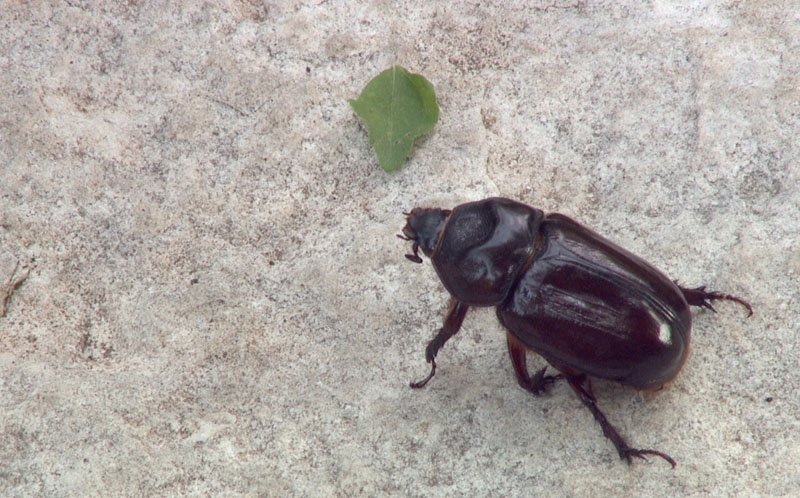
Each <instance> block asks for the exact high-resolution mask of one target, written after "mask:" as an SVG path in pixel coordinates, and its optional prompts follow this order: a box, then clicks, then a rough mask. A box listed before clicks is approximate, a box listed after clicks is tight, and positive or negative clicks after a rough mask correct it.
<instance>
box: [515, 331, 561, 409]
mask: <svg viewBox="0 0 800 498" xmlns="http://www.w3.org/2000/svg"><path fill="white" fill-rule="evenodd" d="M506 342H507V343H508V356H510V357H511V364H512V365H514V373H515V374H516V376H517V382H518V383H519V385H520V387H522V388H523V389H525V390H526V391H530V392H532V393H533V394H535V395H536V396H539V395H541V394H543V393H544V392H545V390H546V389H547V386H549V385H550V384H552V383H554V382H555V381H557V380H558V379H560V378H562V377H563V375H545V374H544V372H545V370H547V367H545V368H543V369H541V370H539V371H538V372H536V374H535V375H534V376H533V378H531V375H530V374H529V373H528V365H527V363H528V362H527V358H526V353H527V352H528V348H526V347H525V345H523V344H522V343H521V342H519V340H517V338H516V337H514V336H513V335H511V332H508V333H507V334H506Z"/></svg>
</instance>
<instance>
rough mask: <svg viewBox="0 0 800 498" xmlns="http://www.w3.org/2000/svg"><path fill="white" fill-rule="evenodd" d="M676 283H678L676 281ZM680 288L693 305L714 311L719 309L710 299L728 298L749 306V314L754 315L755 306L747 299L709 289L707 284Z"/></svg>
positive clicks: (687, 300) (727, 299) (746, 306)
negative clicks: (715, 307)
mask: <svg viewBox="0 0 800 498" xmlns="http://www.w3.org/2000/svg"><path fill="white" fill-rule="evenodd" d="M675 285H678V283H677V282H675ZM678 288H679V289H680V290H681V292H683V297H684V298H685V299H686V302H687V303H689V304H691V305H692V306H702V307H704V308H708V309H710V310H711V311H713V312H714V313H716V312H717V310H715V309H714V307H713V306H711V303H710V302H709V301H715V300H726V301H733V302H735V303H739V304H741V305H742V306H744V307H745V308H747V312H748V314H747V316H752V315H753V308H752V307H751V306H750V303H748V302H747V301H745V300H744V299H742V298H740V297H736V296H731V295H730V294H723V293H722V292H717V291H707V290H706V286H705V285H701V286H700V287H695V288H694V289H687V288H685V287H681V286H680V285H678Z"/></svg>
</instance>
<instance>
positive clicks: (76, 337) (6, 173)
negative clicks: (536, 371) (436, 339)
mask: <svg viewBox="0 0 800 498" xmlns="http://www.w3.org/2000/svg"><path fill="white" fill-rule="evenodd" d="M215 4H217V2H183V3H158V2H116V1H108V2H79V1H75V2H66V3H59V4H58V5H54V3H51V2H43V1H25V2H4V4H3V6H2V9H1V10H0V26H2V29H0V47H2V50H0V120H1V121H0V123H1V124H0V286H2V287H3V288H4V289H6V290H7V289H10V288H11V287H15V286H14V285H13V284H14V283H15V282H18V281H19V280H20V279H21V278H22V277H24V275H25V274H26V272H27V271H28V270H30V274H29V275H28V277H27V279H26V280H24V281H22V282H20V285H18V286H16V288H15V290H14V291H13V292H12V294H11V297H10V299H9V300H8V302H7V311H6V314H5V316H4V317H3V318H0V495H2V496H159V495H189V496H389V495H391V496H589V495H591V496H623V495H625V496H735V495H739V496H756V495H758V496H786V495H795V496H797V494H798V493H800V435H799V434H800V373H798V372H800V344H799V342H800V339H798V337H800V311H799V310H800V295H799V294H798V275H800V250H798V238H799V237H800V209H798V207H799V206H800V166H798V160H799V159H800V139H798V136H799V135H800V55H798V54H800V5H799V4H798V3H797V2H796V1H794V2H792V1H789V2H773V1H766V0H765V1H750V2H733V1H731V2H721V3H716V2H710V1H694V2H668V1H662V0H658V1H655V2H650V3H648V4H647V5H646V6H642V5H640V2H635V1H630V2H628V1H621V2H608V3H599V2H581V1H577V2H576V1H572V2H562V1H558V0H556V1H548V2H530V3H528V4H527V5H526V6H513V7H511V6H508V5H507V4H506V3H505V2H499V1H498V2H481V3H477V2H472V3H463V4H461V3H459V4H457V5H445V4H444V3H438V2H387V1H379V2H372V3H370V4H369V5H364V4H362V3H358V2H352V1H349V2H338V1H328V2H325V1H321V2H320V1H313V2H300V1H283V2H281V1H278V2H268V3H265V4H262V3H259V2H237V1H228V2H219V3H218V5H215ZM395 63H398V64H402V65H404V66H405V67H407V68H408V69H409V70H411V71H413V72H419V73H422V74H424V75H425V76H426V77H427V78H428V79H429V80H430V81H431V82H432V83H433V84H434V85H435V87H436V90H437V93H438V98H439V101H440V104H441V110H442V112H441V118H440V122H439V124H438V125H437V126H436V128H435V129H434V131H433V132H431V133H430V134H429V135H428V136H427V137H425V138H424V139H423V140H421V141H420V142H419V143H418V147H417V148H416V149H415V152H414V154H413V156H412V157H411V159H410V161H409V162H408V164H407V167H406V168H404V169H403V170H401V171H400V172H399V173H397V174H386V173H384V172H383V171H381V170H380V169H379V167H378V165H377V162H376V159H375V156H374V153H373V151H372V150H371V149H370V147H369V145H368V138H367V134H366V130H365V129H364V126H363V125H362V123H361V122H360V120H359V119H358V118H357V117H356V116H355V114H354V113H353V111H352V110H351V108H350V107H349V105H348V104H347V102H346V99H347V98H351V97H355V96H357V95H358V93H359V91H360V89H361V88H362V87H363V86H364V85H365V84H366V83H367V81H369V79H370V78H372V77H373V76H375V75H376V74H377V73H379V72H380V71H382V70H383V69H386V68H388V67H389V66H391V65H392V64H395ZM490 195H503V196H508V197H513V198H516V199H520V200H522V201H525V202H528V203H530V204H533V205H536V206H538V207H541V208H543V209H546V210H550V211H560V212H563V213H566V214H569V215H571V216H574V217H576V218H578V219H579V220H582V221H583V222H585V223H586V224H588V225H590V226H592V227H594V228H595V229H597V230H598V231H600V232H602V233H604V234H606V235H607V236H609V237H610V238H611V239H613V240H615V241H617V242H619V243H621V244H622V245H624V246H626V247H628V248H629V249H631V250H633V251H634V252H636V253H638V254H640V255H642V256H644V257H646V258H647V259H649V260H651V261H652V262H653V263H655V264H656V265H657V266H659V267H661V268H662V269H664V270H665V271H666V272H668V273H669V274H670V275H671V276H673V277H674V278H678V279H680V280H681V282H683V283H685V284H687V285H699V284H703V283H705V284H709V285H710V286H712V287H713V288H716V289H722V290H725V291H728V292H732V293H736V294H739V295H742V296H744V297H746V298H747V299H749V300H750V301H751V302H752V304H753V306H754V308H755V310H756V314H755V316H753V317H752V318H750V319H746V318H745V313H744V312H743V310H742V309H741V308H740V307H738V306H735V305H733V304H726V303H722V304H720V305H719V307H718V308H719V313H718V314H716V315H715V314H713V313H710V312H706V311H698V312H696V314H695V324H694V325H695V326H694V342H693V346H692V354H691V356H690V358H689V360H688V362H687V363H686V365H685V367H684V369H683V371H682V372H681V374H680V375H679V376H678V378H677V379H676V380H675V381H674V382H672V383H671V384H670V385H669V386H667V387H666V388H665V389H663V390H661V391H658V392H656V393H652V394H639V393H637V392H635V391H633V390H631V389H629V388H624V387H622V386H618V385H615V384H610V383H607V382H600V381H598V382H596V383H595V391H596V393H597V394H598V397H599V398H600V403H601V406H602V407H603V408H604V410H605V411H606V413H607V415H608V416H609V417H610V418H611V420H612V421H613V422H615V423H616V424H617V426H618V427H619V428H620V429H621V431H622V432H623V433H624V434H626V435H627V436H628V437H629V438H630V441H631V442H632V443H633V444H635V445H638V446H641V447H654V448H658V449H660V450H662V451H665V452H667V453H669V454H671V455H672V456H673V457H675V458H676V459H677V460H678V467H677V469H675V470H672V469H671V468H670V467H669V465H667V464H666V463H664V462H663V461H660V460H651V461H650V462H649V463H647V462H637V463H636V464H634V465H633V466H630V467H629V466H628V465H625V464H624V463H622V462H620V460H619V459H618V458H617V456H616V454H615V452H614V450H613V447H612V446H611V445H610V444H609V443H608V442H607V441H606V440H605V439H604V438H603V436H602V434H601V433H600V430H599V428H598V426H597V425H596V424H595V423H594V422H593V421H592V419H591V416H590V414H589V413H588V411H586V410H585V409H583V408H582V406H581V405H580V403H579V401H578V400H577V399H576V398H575V397H574V396H573V394H572V393H571V392H570V390H569V388H568V387H567V386H566V385H564V384H563V383H562V384H560V385H557V386H556V387H555V388H554V389H553V390H552V392H551V393H550V394H548V395H546V396H544V397H542V398H538V399H537V398H535V397H533V396H531V395H529V394H527V393H526V392H524V391H522V390H521V389H519V388H518V387H517V386H516V384H515V382H514V379H513V373H512V370H511V367H510V364H509V362H508V360H507V358H506V352H505V339H504V335H503V332H502V330H501V329H500V327H499V325H498V324H497V322H496V319H495V317H494V314H493V313H492V312H491V311H490V310H479V311H476V312H473V313H471V314H470V315H469V316H468V317H467V321H466V323H465V327H464V330H462V332H461V334H459V335H458V336H457V337H456V338H455V339H454V340H452V342H451V343H448V345H447V346H446V347H445V348H444V349H443V350H442V353H441V354H440V357H439V365H440V369H439V372H438V374H437V376H436V378H435V379H434V380H433V381H432V382H431V383H430V384H429V386H428V387H427V388H426V389H425V390H422V391H420V392H412V391H411V390H410V389H409V387H408V382H409V381H410V380H414V379H418V378H420V377H422V376H424V375H425V374H426V373H427V365H426V364H425V362H424V347H425V344H426V342H427V341H428V340H429V339H430V337H431V336H432V335H433V333H434V331H435V329H436V328H438V326H439V324H440V322H441V318H442V315H443V312H444V309H445V306H446V303H447V296H446V294H445V292H444V290H443V288H442V287H441V286H440V284H439V282H438V280H437V279H436V276H435V274H434V272H433V270H432V269H431V267H430V265H429V264H428V263H427V262H426V264H425V265H422V266H416V265H413V264H411V263H409V262H407V261H406V260H405V259H404V258H403V254H404V253H405V252H406V251H407V249H408V247H407V244H404V243H402V242H401V241H399V240H398V239H397V238H395V234H396V233H397V232H398V231H399V229H400V228H401V227H402V225H403V223H404V220H403V217H402V215H401V214H400V213H401V212H402V211H404V210H408V209H410V208H411V207H413V206H415V205H418V204H437V205H444V206H452V205H454V204H456V203H460V202H463V201H467V200H474V199H479V198H483V197H486V196H490ZM17 262H19V268H18V269H17V272H16V274H15V276H12V271H13V270H14V267H15V265H16V264H17ZM532 361H533V363H534V366H538V365H541V364H542V360H540V359H534V358H532Z"/></svg>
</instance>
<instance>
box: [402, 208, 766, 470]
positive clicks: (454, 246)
mask: <svg viewBox="0 0 800 498" xmlns="http://www.w3.org/2000/svg"><path fill="white" fill-rule="evenodd" d="M403 214H404V215H406V225H405V226H404V227H403V230H402V235H400V234H398V237H400V238H402V239H403V240H406V241H411V242H412V243H413V244H412V248H411V253H410V254H406V258H407V259H409V260H411V261H413V262H414V263H422V258H421V257H420V256H419V250H422V253H423V254H424V255H425V256H427V257H428V258H429V259H430V261H431V263H432V265H433V268H434V269H435V270H436V273H437V274H438V276H439V279H440V280H441V282H442V284H443V285H444V287H445V288H446V289H447V291H448V292H449V293H450V295H451V302H450V308H449V311H448V312H447V315H446V317H445V319H444V324H443V326H442V328H441V329H439V331H438V332H437V333H436V335H435V336H434V338H433V339H432V340H431V341H430V342H429V343H428V346H427V348H426V349H425V360H426V361H427V362H428V363H430V364H431V370H430V373H429V374H428V376H427V377H426V378H425V379H423V380H421V381H418V382H412V383H411V387H412V388H415V389H419V388H421V387H423V386H425V385H426V384H427V383H428V381H430V380H431V378H433V376H434V374H435V373H436V360H435V358H436V354H437V353H438V352H439V350H440V349H441V348H442V346H444V344H445V343H446V342H447V341H448V340H449V339H450V338H451V337H453V336H454V335H455V334H456V333H457V332H458V331H459V329H460V328H461V324H462V323H463V321H464V317H465V316H466V314H467V311H468V310H469V308H470V307H473V306H475V307H488V306H494V307H495V309H496V312H497V318H498V319H499V320H500V323H501V324H502V325H503V327H504V328H505V329H506V332H507V334H506V337H507V346H508V354H509V356H510V358H511V363H512V365H513V367H514V372H515V375H516V378H517V382H518V383H519V385H520V386H521V387H522V388H523V389H525V390H527V391H530V392H531V393H533V394H534V395H537V396H538V395H541V394H542V393H544V392H545V391H546V389H547V387H548V386H549V385H551V384H553V383H554V382H555V381H556V380H558V379H560V378H564V379H566V381H567V382H568V383H569V386H570V387H571V388H572V390H573V391H574V392H575V394H577V395H578V398H580V400H581V402H583V404H584V405H585V406H586V407H587V408H588V409H589V411H591V413H592V415H593V416H594V418H595V420H596V421H597V422H598V423H599V424H600V426H601V428H602V429H603V434H605V436H606V437H607V438H608V439H610V440H611V442H612V443H613V444H614V446H615V447H616V449H617V452H618V453H619V456H620V458H621V459H623V460H626V461H627V462H628V463H629V464H630V463H632V459H633V458H634V457H636V458H642V459H646V458H645V456H646V455H653V456H658V457H661V458H663V459H664V460H666V461H667V462H669V463H670V464H671V465H672V467H673V468H674V467H675V465H676V463H675V460H673V459H672V458H671V457H670V456H669V455H667V454H665V453H662V452H660V451H656V450H650V449H637V448H633V447H631V446H629V445H628V443H627V442H626V441H625V439H624V438H623V437H622V436H621V435H620V434H619V432H618V431H617V429H615V428H614V426H613V425H611V423H610V422H609V421H608V419H607V418H606V417H605V415H604V414H603V412H602V411H600V408H599V407H598V405H597V399H596V398H595V396H594V393H593V392H592V385H591V381H590V377H597V378H601V379H608V380H611V381H615V382H618V383H621V384H625V385H629V386H633V387H634V388H637V389H655V388H659V387H661V386H662V385H663V384H664V383H666V382H668V381H670V380H672V379H673V378H674V377H675V376H676V375H677V373H678V371H679V370H680V369H681V367H682V366H683V363H684V361H685V360H686V357H687V354H688V351H689V340H690V338H691V329H692V315H691V312H690V309H689V306H698V307H705V308H708V309H710V310H712V311H714V312H716V310H715V309H714V307H713V306H712V305H711V301H715V300H729V301H734V302H736V303H739V304H741V305H742V306H744V307H745V308H747V311H748V313H749V314H748V316H751V315H752V314H753V309H752V307H751V306H750V304H749V303H747V302H746V301H744V300H743V299H741V298H739V297H736V296H732V295H729V294H723V293H721V292H716V291H707V290H706V288H705V286H701V287H696V288H686V287H682V286H680V285H678V283H677V282H676V281H673V280H671V279H670V278H669V277H667V276H666V275H665V274H664V273H662V272H661V271H659V270H657V269H656V268H655V267H654V266H653V265H651V264H650V263H648V262H647V261H645V260H644V259H642V258H640V257H638V256H636V255H634V254H632V253H630V252H629V251H627V250H625V249H623V248H622V247H620V246H618V245H616V244H614V243H613V242H611V241H609V240H608V239H606V238H604V237H602V236H601V235H599V234H597V233H595V232H594V231H592V230H590V229H589V228H586V227H585V226H583V225H581V224H580V223H578V222H576V221H574V220H572V219H571V218H569V217H567V216H564V215H563V214H559V213H547V214H546V213H544V212H543V211H542V210H540V209H536V208H533V207H531V206H528V205H526V204H522V203H520V202H517V201H514V200H511V199H506V198H502V197H491V198H488V199H484V200H480V201H475V202H468V203H466V204H460V205H458V206H456V207H455V208H453V209H452V210H447V209H438V208H420V207H417V208H414V209H413V210H412V211H411V212H410V213H403ZM528 351H532V352H534V353H537V354H538V355H540V356H542V357H543V358H544V359H545V360H547V362H548V363H549V364H550V365H551V366H552V367H554V368H555V369H556V370H557V371H558V372H559V373H558V374H557V375H545V371H546V368H547V367H545V368H542V369H541V370H539V371H537V372H536V373H535V374H534V375H533V376H531V375H530V374H529V372H528V368H527V365H526V353H527V352H528Z"/></svg>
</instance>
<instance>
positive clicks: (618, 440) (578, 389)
mask: <svg viewBox="0 0 800 498" xmlns="http://www.w3.org/2000/svg"><path fill="white" fill-rule="evenodd" d="M564 376H565V377H566V378H567V382H569V385H570V387H572V390H573V391H575V394H577V395H578V397H579V398H580V399H581V401H582V402H583V404H584V405H586V407H587V408H588V409H589V411H591V412H592V415H594V419H595V420H597V422H598V423H599V424H600V427H602V428H603V434H605V436H606V437H607V438H608V439H610V440H611V442H612V443H614V446H615V447H616V448H617V452H618V453H619V457H620V458H622V459H624V460H627V461H628V464H630V463H632V460H631V458H632V457H637V458H641V459H642V460H646V458H645V455H655V456H658V457H661V458H663V459H664V460H666V461H667V462H669V463H670V465H672V468H675V465H676V463H675V460H673V459H672V458H671V457H670V456H669V455H667V454H666V453H661V452H660V451H656V450H640V449H636V448H631V447H630V446H628V443H626V442H625V439H623V438H622V436H620V434H619V432H617V429H615V428H614V426H613V425H611V422H609V421H608V419H607V418H606V416H605V415H603V412H601V411H600V408H598V406H597V399H596V398H595V397H594V393H592V384H591V381H590V380H589V377H587V376H586V374H577V375H572V374H568V373H564Z"/></svg>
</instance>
